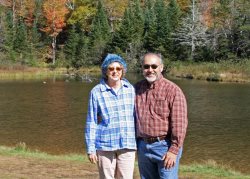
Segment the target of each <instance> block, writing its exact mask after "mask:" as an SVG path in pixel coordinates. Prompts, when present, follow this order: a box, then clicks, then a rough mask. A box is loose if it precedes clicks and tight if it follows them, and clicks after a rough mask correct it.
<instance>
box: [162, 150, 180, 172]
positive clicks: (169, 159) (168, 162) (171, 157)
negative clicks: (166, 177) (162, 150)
mask: <svg viewBox="0 0 250 179" xmlns="http://www.w3.org/2000/svg"><path fill="white" fill-rule="evenodd" d="M176 158H177V155H175V154H173V153H171V152H167V153H166V154H165V155H164V156H163V157H162V160H164V167H165V168H167V169H170V168H171V167H174V165H175V164H176Z"/></svg>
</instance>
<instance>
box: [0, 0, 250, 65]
mask: <svg viewBox="0 0 250 179" xmlns="http://www.w3.org/2000/svg"><path fill="white" fill-rule="evenodd" d="M249 9H250V1H246V0H237V1H234V0H233V1H232V0H206V1H203V0H191V1H186V0H143V1H142V0H124V1H112V0H53V1H52V0H0V65H5V64H25V65H30V66H43V65H44V66H46V65H47V64H50V65H52V66H55V67H56V66H64V67H66V66H67V67H75V68H80V67H86V66H90V65H99V64H100V63H101V62H102V59H103V57H104V56H105V55H106V54H107V53H117V54H120V55H121V56H122V57H123V58H125V59H126V61H127V63H128V64H129V66H130V67H131V68H136V67H137V66H138V64H139V59H140V57H141V56H142V55H143V54H144V53H145V52H157V53H161V54H162V55H163V57H164V62H165V63H168V62H170V61H173V60H181V61H190V62H196V61H209V62H217V61H220V60H235V61H240V60H242V59H248V58H249V55H250V11H249Z"/></svg>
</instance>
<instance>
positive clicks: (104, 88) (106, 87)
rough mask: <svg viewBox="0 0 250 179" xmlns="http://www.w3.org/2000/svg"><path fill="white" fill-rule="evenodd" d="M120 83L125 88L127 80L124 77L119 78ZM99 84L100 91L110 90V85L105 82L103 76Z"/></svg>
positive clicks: (127, 83) (127, 84)
mask: <svg viewBox="0 0 250 179" xmlns="http://www.w3.org/2000/svg"><path fill="white" fill-rule="evenodd" d="M121 83H122V86H124V87H126V88H127V87H128V86H129V82H128V80H127V79H125V78H122V79H121ZM100 84H101V92H104V91H108V90H111V87H110V86H109V85H108V84H107V83H106V80H105V79H104V78H102V79H101V82H100Z"/></svg>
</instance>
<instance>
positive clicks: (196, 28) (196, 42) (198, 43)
mask: <svg viewBox="0 0 250 179" xmlns="http://www.w3.org/2000/svg"><path fill="white" fill-rule="evenodd" d="M207 29H208V28H207V27H206V26H205V25H204V24H203V23H202V22H201V20H200V13H199V9H198V6H197V4H196V3H195V0H192V7H191V13H190V14H189V15H188V16H187V17H185V18H184V19H183V21H182V25H181V27H180V28H178V29H177V31H176V32H175V33H173V34H172V35H173V39H174V40H175V41H176V42H177V43H179V44H181V45H184V46H188V47H190V49H191V50H190V51H191V53H190V54H191V55H190V60H193V59H194V55H195V50H196V48H197V47H202V46H205V45H206V44H208V43H209V38H208V34H207Z"/></svg>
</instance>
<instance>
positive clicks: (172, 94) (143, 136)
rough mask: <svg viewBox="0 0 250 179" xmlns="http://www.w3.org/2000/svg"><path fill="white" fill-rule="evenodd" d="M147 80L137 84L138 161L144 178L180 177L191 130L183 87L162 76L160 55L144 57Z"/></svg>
mask: <svg viewBox="0 0 250 179" xmlns="http://www.w3.org/2000/svg"><path fill="white" fill-rule="evenodd" d="M142 60H143V61H142V69H143V76H144V77H145V80H142V81H140V82H138V83H137V84H136V85H135V89H136V115H137V120H136V133H137V148H138V164H139V171H140V175H141V178H142V179H156V178H165V179H177V178H178V166H179V160H180V157H181V154H182V146H183V142H184V138H185V135H186V129H187V123H188V119H187V103H186V98H185V96H184V94H183V92H182V90H181V89H180V88H179V87H178V86H177V85H176V84H174V83H173V82H171V81H169V80H167V79H165V78H164V77H163V76H162V71H163V63H162V58H161V56H160V55H158V54H155V53H147V54H145V55H144V57H143V59H142Z"/></svg>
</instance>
